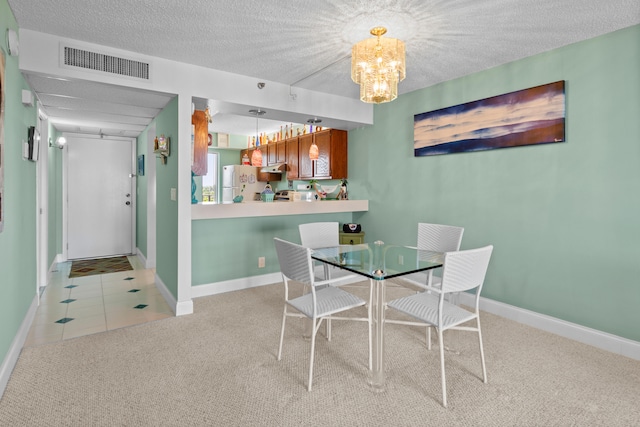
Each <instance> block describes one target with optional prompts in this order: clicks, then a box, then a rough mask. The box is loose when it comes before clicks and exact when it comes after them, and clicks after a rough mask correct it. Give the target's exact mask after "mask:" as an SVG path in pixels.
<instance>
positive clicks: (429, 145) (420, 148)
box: [413, 80, 565, 157]
mask: <svg viewBox="0 0 640 427" xmlns="http://www.w3.org/2000/svg"><path fill="white" fill-rule="evenodd" d="M564 121H565V98H564V80H562V81H558V82H555V83H549V84H546V85H542V86H536V87H532V88H529V89H524V90H519V91H517V92H511V93H507V94H504V95H498V96H494V97H491V98H485V99H481V100H478V101H472V102H467V103H465V104H460V105H455V106H453V107H447V108H442V109H440V110H435V111H430V112H428V113H421V114H416V115H415V116H414V119H413V139H414V141H413V147H414V156H416V157H420V156H434V155H439V154H451V153H462V152H467V151H482V150H492V149H494V148H506V147H519V146H522V145H532V144H547V143H553V142H563V141H564Z"/></svg>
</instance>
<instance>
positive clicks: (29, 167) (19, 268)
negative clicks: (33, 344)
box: [0, 0, 36, 360]
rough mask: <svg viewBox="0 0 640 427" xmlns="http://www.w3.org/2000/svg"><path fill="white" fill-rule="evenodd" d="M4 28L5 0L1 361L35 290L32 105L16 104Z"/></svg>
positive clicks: (19, 81)
mask: <svg viewBox="0 0 640 427" xmlns="http://www.w3.org/2000/svg"><path fill="white" fill-rule="evenodd" d="M7 28H11V29H13V30H15V31H17V30H18V25H17V23H16V20H15V18H14V16H13V13H12V12H11V9H10V8H9V5H8V4H7V2H6V0H0V46H1V49H2V52H3V55H4V57H5V81H4V85H3V91H4V92H5V94H4V96H5V98H4V102H5V105H4V110H5V112H4V159H3V161H4V200H3V206H2V215H3V217H4V230H3V231H2V232H1V233H0V288H2V298H0V325H1V327H0V360H4V358H5V356H6V355H7V352H8V350H9V348H10V346H11V342H12V341H13V339H14V337H15V336H16V333H17V332H18V329H19V328H20V325H21V323H22V321H23V320H24V318H25V316H26V314H27V312H28V309H29V306H30V305H31V303H32V301H33V299H34V297H35V295H36V163H34V162H29V161H25V160H22V148H21V145H22V140H26V139H27V128H28V127H29V126H35V125H36V108H35V107H25V106H23V105H22V102H21V100H22V90H23V89H29V86H28V85H27V83H26V81H25V80H24V78H23V77H22V75H21V74H20V72H19V70H18V57H16V56H9V55H8V54H7V52H6V48H5V46H6V45H7V43H6V34H7Z"/></svg>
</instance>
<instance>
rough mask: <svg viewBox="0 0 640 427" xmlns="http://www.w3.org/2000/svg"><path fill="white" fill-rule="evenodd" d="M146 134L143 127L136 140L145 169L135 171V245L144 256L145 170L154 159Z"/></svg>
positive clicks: (145, 234) (145, 249)
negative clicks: (141, 173) (148, 149)
mask: <svg viewBox="0 0 640 427" xmlns="http://www.w3.org/2000/svg"><path fill="white" fill-rule="evenodd" d="M148 135H149V128H147V129H145V130H144V131H143V132H142V133H141V134H140V135H139V136H138V138H137V140H136V156H140V155H144V169H145V174H144V175H143V176H141V175H139V174H138V173H137V171H136V174H137V177H136V247H137V248H138V250H139V251H140V253H142V255H144V256H145V257H146V256H147V194H148V193H147V192H148V182H149V180H148V178H147V174H146V170H147V165H148V163H149V162H153V161H155V159H154V154H153V153H151V154H149V153H147V140H148V139H147V138H148ZM136 165H137V163H136Z"/></svg>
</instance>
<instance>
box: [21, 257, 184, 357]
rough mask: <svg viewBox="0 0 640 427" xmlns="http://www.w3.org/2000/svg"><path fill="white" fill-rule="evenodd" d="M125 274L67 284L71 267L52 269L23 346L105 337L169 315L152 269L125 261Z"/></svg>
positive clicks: (132, 260)
mask: <svg viewBox="0 0 640 427" xmlns="http://www.w3.org/2000/svg"><path fill="white" fill-rule="evenodd" d="M128 259H129V262H130V263H131V266H132V267H133V268H134V269H133V270H130V271H122V272H118V273H109V274H99V275H94V276H85V277H76V278H73V279H70V278H69V271H70V270H71V262H70V261H69V262H63V263H59V264H58V265H57V270H56V271H54V272H53V274H52V278H51V280H50V283H49V285H48V286H47V287H46V288H45V289H44V292H43V293H42V295H41V297H40V306H39V307H38V311H37V313H36V317H35V319H34V321H33V324H32V325H31V329H30V331H29V336H28V337H27V341H26V343H25V346H34V345H40V344H46V343H51V342H56V341H60V340H65V339H69V338H75V337H79V336H82V335H89V334H95V333H98V332H105V331H108V330H112V329H117V328H122V327H126V326H131V325H136V324H139V323H144V322H149V321H152V320H159V319H164V318H167V317H172V316H173V315H174V314H173V312H172V311H171V309H170V308H169V305H168V304H167V302H166V301H165V299H164V298H163V297H162V295H161V294H160V292H159V291H158V289H157V288H156V286H155V284H154V275H155V270H154V269H145V268H144V266H143V265H142V263H141V262H140V260H139V259H138V258H137V257H136V256H129V257H128Z"/></svg>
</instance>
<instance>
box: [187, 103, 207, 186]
mask: <svg viewBox="0 0 640 427" xmlns="http://www.w3.org/2000/svg"><path fill="white" fill-rule="evenodd" d="M191 125H192V131H193V159H192V163H191V170H192V171H193V173H194V174H196V175H206V174H207V147H208V144H209V125H208V123H207V118H206V117H205V114H204V111H200V110H196V111H194V113H193V116H191Z"/></svg>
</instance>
